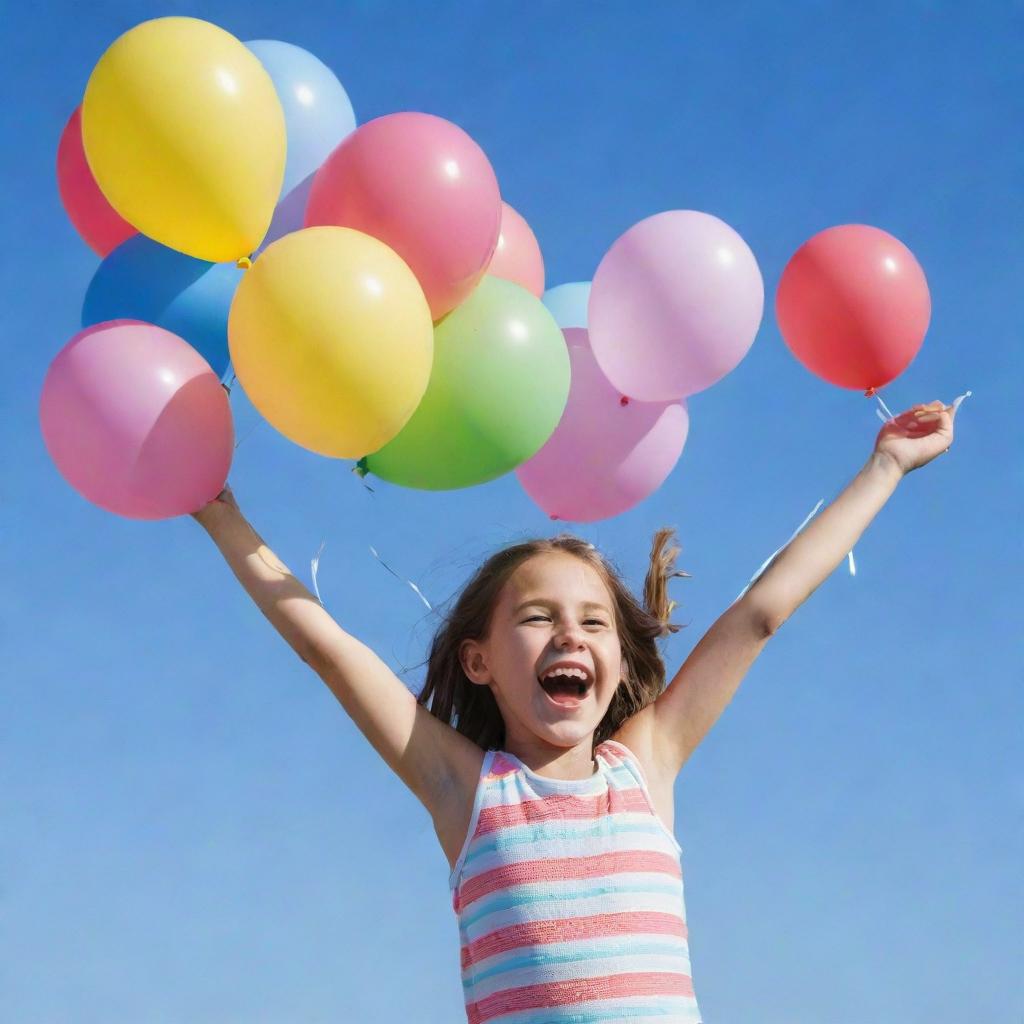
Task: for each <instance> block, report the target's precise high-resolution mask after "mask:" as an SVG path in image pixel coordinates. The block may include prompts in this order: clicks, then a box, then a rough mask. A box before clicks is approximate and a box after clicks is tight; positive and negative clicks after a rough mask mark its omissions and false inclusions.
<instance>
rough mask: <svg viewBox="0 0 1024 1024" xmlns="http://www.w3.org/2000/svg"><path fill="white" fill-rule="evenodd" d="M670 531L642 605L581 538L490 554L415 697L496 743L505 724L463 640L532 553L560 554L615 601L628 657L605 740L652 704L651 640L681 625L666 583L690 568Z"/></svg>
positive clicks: (486, 624)
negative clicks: (469, 670)
mask: <svg viewBox="0 0 1024 1024" xmlns="http://www.w3.org/2000/svg"><path fill="white" fill-rule="evenodd" d="M673 535H674V531H673V530H671V529H667V528H663V529H660V530H658V532H657V533H656V534H655V535H654V540H653V542H652V544H651V558H650V565H649V567H648V570H647V578H646V580H645V581H644V594H643V604H640V603H639V602H638V601H637V600H636V598H635V597H634V596H633V595H632V594H631V593H630V591H629V589H628V588H627V587H626V585H625V583H623V581H622V578H621V577H620V575H619V573H618V571H617V570H616V569H615V568H614V566H612V565H611V564H610V563H609V562H608V561H606V560H605V558H604V556H603V555H601V554H600V552H598V550H597V549H596V548H595V547H594V546H593V545H592V544H589V543H587V542H586V541H584V540H581V539H580V538H579V537H575V536H573V535H572V534H568V533H561V534H559V535H558V536H557V537H552V538H550V539H548V538H541V539H537V540H528V541H524V542H522V543H520V544H514V545H512V546H511V547H507V548H505V549H504V550H502V551H499V552H497V554H494V555H492V556H491V557H490V558H489V559H487V561H486V562H484V564H483V565H481V566H480V568H479V569H477V571H476V572H475V573H474V575H473V577H472V578H471V579H470V581H469V582H468V583H467V584H466V586H465V587H464V588H463V590H462V592H461V593H460V594H459V596H458V598H457V600H456V601H455V605H454V607H453V608H452V609H451V610H450V611H449V612H448V613H447V614H446V616H445V618H444V620H443V621H442V623H441V625H440V626H439V627H438V630H437V632H436V633H435V635H434V639H433V641H432V642H431V645H430V654H429V656H428V659H427V676H426V680H425V681H424V684H423V689H422V690H421V691H420V693H419V695H418V697H417V698H416V699H417V702H418V703H420V704H423V705H427V702H428V701H429V710H430V713H431V714H432V715H434V717H435V718H440V719H441V721H442V722H447V723H448V724H449V725H453V726H454V727H455V729H456V730H457V731H458V732H460V733H462V735H463V736H466V737H468V738H469V739H471V740H472V741H473V742H474V743H476V744H477V745H478V746H480V747H482V748H483V749H484V750H492V749H500V748H501V747H502V746H503V744H504V742H505V723H504V721H502V717H501V712H500V711H499V709H498V705H497V702H496V701H495V700H494V695H493V694H492V693H491V691H490V688H489V687H486V686H477V685H476V684H474V683H472V682H470V681H469V679H467V678H466V674H465V672H463V669H462V663H461V661H460V659H459V648H460V646H461V644H462V643H463V641H465V640H483V639H484V638H485V637H486V636H487V633H488V630H489V628H490V622H491V615H492V613H493V611H494V608H495V606H496V605H497V603H498V598H499V595H500V594H501V590H502V587H504V585H505V583H506V581H507V580H508V579H509V577H510V576H511V575H512V573H513V572H515V570H516V569H517V568H518V567H519V566H520V565H522V564H523V562H525V561H526V560H527V559H529V558H532V557H534V556H535V555H543V554H549V553H552V552H562V553H565V554H569V555H573V556H574V557H576V558H579V559H580V560H581V561H583V562H586V564H587V565H589V566H591V568H593V569H594V570H595V571H596V572H597V574H598V576H600V577H601V579H602V580H603V581H604V583H605V585H606V586H607V587H608V591H609V593H610V594H611V596H612V601H613V604H614V606H615V626H616V629H617V630H618V633H619V641H620V643H621V645H622V655H623V660H624V661H625V663H626V678H625V679H624V680H622V682H621V683H620V684H619V686H618V689H616V691H615V695H614V696H613V697H612V702H611V704H610V705H609V707H608V711H607V713H606V714H605V716H604V718H603V719H602V721H601V723H600V725H599V726H598V727H597V730H596V731H595V733H594V745H595V746H596V745H597V744H599V743H602V742H603V741H604V740H606V739H608V738H609V737H610V736H611V735H613V734H614V733H615V732H616V730H617V729H618V728H619V727H620V726H621V725H622V724H623V723H624V722H625V721H626V720H627V719H629V718H631V717H632V716H633V715H635V714H636V713H637V712H638V711H640V710H641V709H642V708H645V707H647V705H648V704H651V703H653V702H654V700H655V699H656V698H657V696H658V694H660V693H661V691H662V690H663V689H664V686H665V663H664V662H663V661H662V658H661V654H660V653H659V651H658V648H657V645H656V643H655V641H656V640H658V639H659V638H661V637H664V636H666V635H667V634H669V633H675V632H677V631H678V630H679V626H678V625H676V624H675V623H673V622H670V621H669V617H670V616H671V614H672V609H673V608H674V607H675V605H676V602H675V601H669V600H668V593H667V584H668V581H669V580H670V579H672V578H673V577H675V576H689V575H690V574H689V573H686V572H683V571H682V570H679V569H676V568H675V560H676V556H677V555H678V554H679V548H678V547H672V548H670V547H669V543H670V541H671V540H672V539H673Z"/></svg>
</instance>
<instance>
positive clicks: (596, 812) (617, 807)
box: [473, 787, 651, 838]
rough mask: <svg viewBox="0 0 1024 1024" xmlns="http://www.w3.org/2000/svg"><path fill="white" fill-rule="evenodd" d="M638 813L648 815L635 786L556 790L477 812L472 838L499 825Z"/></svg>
mask: <svg viewBox="0 0 1024 1024" xmlns="http://www.w3.org/2000/svg"><path fill="white" fill-rule="evenodd" d="M631 812H639V813H641V814H644V813H646V814H650V813H651V808H650V805H649V804H648V803H647V799H646V798H645V797H644V795H643V793H642V792H641V791H640V790H639V789H637V788H635V787H634V788H633V789H610V790H608V792H606V793H597V794H594V795H593V796H573V795H571V794H565V793H560V794H558V795H556V796H548V797H542V798H541V799H539V800H523V801H521V802H520V803H514V804H498V805H497V806H495V807H485V808H483V810H481V811H480V817H479V819H478V821H477V826H476V831H475V832H474V833H473V837H474V838H476V837H477V836H482V835H486V834H487V833H488V832H495V831H497V830H498V829H502V828H514V827H515V826H517V825H532V824H536V823H537V822H541V821H557V820H559V819H565V820H570V821H580V820H590V819H597V818H603V817H605V815H608V814H622V813H631Z"/></svg>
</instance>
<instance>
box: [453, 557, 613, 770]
mask: <svg viewBox="0 0 1024 1024" xmlns="http://www.w3.org/2000/svg"><path fill="white" fill-rule="evenodd" d="M460 654H461V656H462V666H463V669H464V670H465V672H466V675H467V677H468V678H469V679H470V680H472V681H473V682H474V683H477V684H479V685H482V686H489V687H490V688H491V692H492V693H493V694H494V699H495V700H496V701H497V704H498V707H499V709H500V710H501V714H502V718H503V719H504V721H505V746H506V748H507V749H508V750H510V751H512V752H515V751H516V750H517V749H519V750H524V749H530V748H537V747H538V741H541V744H540V746H542V747H543V746H544V745H547V746H550V747H557V748H561V749H566V748H571V747H574V746H576V745H577V744H581V743H583V742H584V741H587V743H589V742H591V741H592V739H593V734H594V731H595V730H596V729H597V727H598V725H600V724H601V720H602V719H603V718H604V715H605V712H606V711H607V710H608V705H609V704H610V703H611V699H612V697H613V695H614V693H615V689H616V687H617V686H618V685H619V681H620V680H621V679H622V678H623V673H624V671H625V664H624V662H623V659H622V648H621V646H620V644H619V635H618V632H617V629H616V624H615V615H614V603H613V601H612V598H611V595H610V594H609V592H608V588H607V587H606V586H605V585H604V583H603V582H602V580H601V577H600V576H599V575H598V574H597V573H596V572H595V571H594V569H593V568H591V566H589V565H588V564H587V563H586V562H584V561H582V560H581V559H579V558H576V557H575V556H573V555H569V554H563V553H561V552H551V553H547V554H543V555H535V556H534V557H532V558H530V559H528V560H527V561H525V562H524V563H523V564H522V565H520V566H519V567H518V568H517V569H516V571H515V572H514V573H513V574H512V576H511V577H510V578H509V580H508V582H507V583H506V584H505V587H504V588H503V590H502V592H501V597H500V598H499V600H498V604H497V606H496V607H495V609H494V613H493V615H492V618H491V626H490V631H489V634H488V636H487V638H486V639H485V640H483V641H475V640H467V641H465V642H464V643H463V645H462V648H461V651H460ZM560 662H571V663H573V664H574V665H576V666H578V667H579V668H581V669H582V670H583V673H584V674H585V675H586V680H585V681H584V680H579V682H581V683H584V684H585V687H586V690H585V693H583V694H582V695H579V694H578V693H571V694H570V693H561V692H557V690H556V692H554V693H549V692H548V691H547V690H545V688H544V687H543V686H542V685H541V683H540V678H541V676H542V675H543V674H544V673H545V672H547V671H548V670H549V669H550V668H551V667H552V666H554V665H557V664H559V663H560ZM566 682H568V681H566ZM570 686H571V684H570ZM552 689H555V688H552ZM589 754H590V751H589V748H588V750H587V755H588V757H589Z"/></svg>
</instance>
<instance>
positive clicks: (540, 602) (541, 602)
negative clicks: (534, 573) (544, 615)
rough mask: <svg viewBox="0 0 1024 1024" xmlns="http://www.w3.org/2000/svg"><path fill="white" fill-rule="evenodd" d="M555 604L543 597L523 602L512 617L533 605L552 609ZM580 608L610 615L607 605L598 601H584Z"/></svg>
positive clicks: (514, 610)
mask: <svg viewBox="0 0 1024 1024" xmlns="http://www.w3.org/2000/svg"><path fill="white" fill-rule="evenodd" d="M557 604H558V602H557V601H551V600H548V599H547V598H544V597H537V598H532V599H531V600H529V601H523V603H522V604H520V605H517V606H516V608H515V609H513V611H512V614H513V615H518V614H519V613H520V612H521V611H522V610H523V609H524V608H529V607H530V606H531V605H534V606H537V607H544V608H554V607H555V606H556V605H557ZM582 607H583V608H599V609H600V610H601V611H603V612H605V613H606V614H608V615H610V614H611V609H609V608H608V606H607V605H604V604H601V603H600V602H599V601H584V602H583V604H582Z"/></svg>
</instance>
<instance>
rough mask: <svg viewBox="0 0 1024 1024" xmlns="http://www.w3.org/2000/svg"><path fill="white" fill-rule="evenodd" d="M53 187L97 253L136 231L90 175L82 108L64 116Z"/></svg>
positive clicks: (109, 249) (107, 251)
mask: <svg viewBox="0 0 1024 1024" xmlns="http://www.w3.org/2000/svg"><path fill="white" fill-rule="evenodd" d="M57 188H58V189H59V190H60V199H61V202H62V203H63V204H64V209H65V210H66V211H67V215H68V217H70V218H71V223H72V224H74V225H75V228H76V229H77V231H78V233H79V234H80V235H81V236H82V238H83V239H84V240H85V242H86V243H87V244H88V245H89V246H90V248H92V249H94V250H95V251H96V252H97V253H98V254H99V255H100V256H108V255H109V254H110V253H111V252H113V251H114V250H115V249H116V248H117V247H118V246H119V245H120V244H121V243H122V242H124V241H125V240H127V239H129V238H131V236H132V235H134V234H137V232H136V230H135V228H133V227H132V226H131V224H129V223H128V221H126V220H125V219H124V218H123V217H122V216H121V215H120V214H119V213H117V212H116V211H115V210H114V208H113V207H112V206H111V205H110V203H108V202H107V199H106V196H104V195H103V193H102V192H101V191H100V187H99V185H97V184H96V179H95V178H94V177H93V176H92V171H91V170H90V169H89V164H88V163H87V162H86V159H85V149H84V148H83V146H82V108H81V106H80V105H79V106H78V107H76V108H75V112H74V113H73V114H72V115H71V117H70V118H69V119H68V123H67V124H66V125H65V126H64V131H63V132H62V133H61V137H60V144H59V145H58V146H57Z"/></svg>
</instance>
